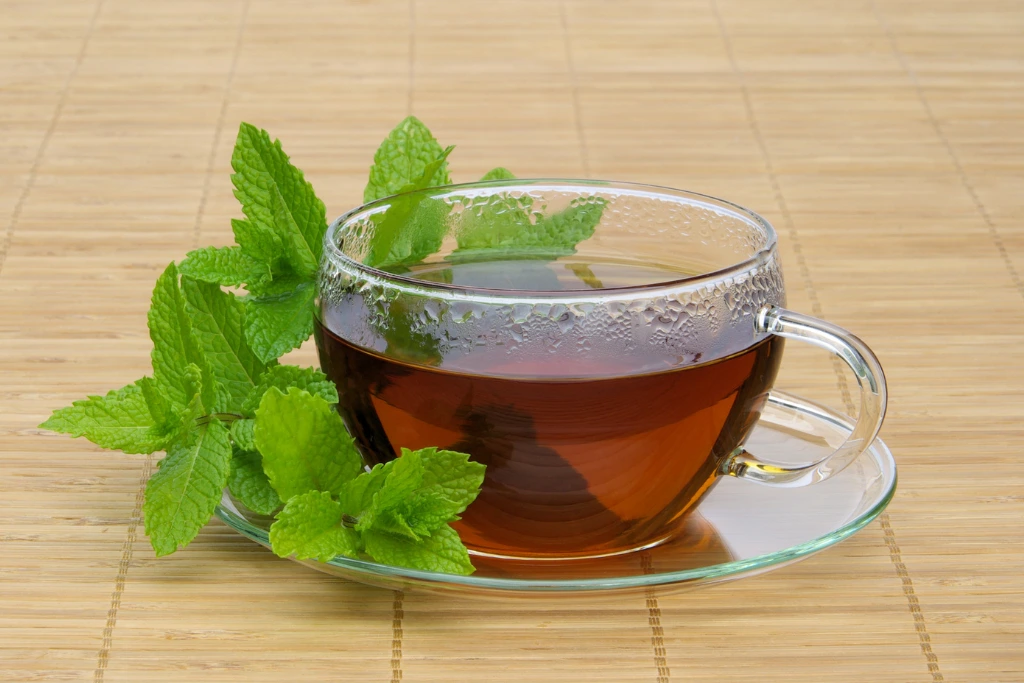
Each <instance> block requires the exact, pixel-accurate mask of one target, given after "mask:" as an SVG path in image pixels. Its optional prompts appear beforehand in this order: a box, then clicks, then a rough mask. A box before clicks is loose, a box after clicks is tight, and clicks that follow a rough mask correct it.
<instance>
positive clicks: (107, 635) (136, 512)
mask: <svg viewBox="0 0 1024 683" xmlns="http://www.w3.org/2000/svg"><path fill="white" fill-rule="evenodd" d="M152 471H153V456H152V455H147V456H146V461H145V463H144V464H143V465H142V476H140V477H139V488H138V490H137V491H136V492H135V506H134V507H133V508H132V516H131V518H130V519H129V520H128V532H127V533H126V534H125V536H124V545H123V546H121V561H120V562H118V564H117V578H115V579H114V592H113V594H112V595H111V598H110V609H108V610H107V623H106V625H105V626H104V627H103V641H102V644H101V645H100V651H99V655H97V658H96V670H95V671H94V672H93V682H94V683H103V676H104V672H105V671H106V670H107V663H108V661H109V659H110V647H111V645H112V644H113V642H114V627H115V626H117V612H118V610H119V609H120V608H121V596H122V595H123V594H124V584H125V581H126V580H127V578H128V568H129V567H130V566H131V563H132V553H133V549H134V547H135V537H136V536H137V535H138V532H139V522H141V521H142V504H143V502H144V501H145V498H146V495H145V494H146V481H147V480H148V479H149V475H150V473H151V472H152Z"/></svg>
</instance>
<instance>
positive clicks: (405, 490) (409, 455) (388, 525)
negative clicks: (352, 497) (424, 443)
mask: <svg viewBox="0 0 1024 683" xmlns="http://www.w3.org/2000/svg"><path fill="white" fill-rule="evenodd" d="M389 464H390V465H391V466H390V468H389V471H388V472H387V476H386V477H385V478H384V481H383V483H382V485H381V486H380V487H379V489H378V490H377V492H376V493H375V494H374V495H373V500H372V502H371V504H370V506H369V507H368V508H367V509H365V510H363V512H362V515H361V516H360V519H359V524H358V525H357V527H356V528H357V529H359V530H360V531H366V530H368V529H373V528H377V529H379V530H385V531H389V532H392V533H398V534H402V535H405V536H408V537H410V538H412V539H414V540H415V539H417V538H419V534H418V533H417V532H416V531H415V530H414V529H412V527H410V526H409V524H408V523H407V522H406V520H405V519H404V518H403V517H402V515H401V511H400V510H399V509H398V508H399V507H400V506H402V505H403V504H404V503H406V502H407V500H408V498H409V497H410V496H412V494H413V492H414V491H416V490H417V489H418V488H419V487H420V484H421V483H422V482H423V461H422V459H421V457H420V454H419V453H418V452H407V451H404V450H403V451H402V457H400V458H398V459H397V460H394V461H392V463H389ZM445 521H447V520H445Z"/></svg>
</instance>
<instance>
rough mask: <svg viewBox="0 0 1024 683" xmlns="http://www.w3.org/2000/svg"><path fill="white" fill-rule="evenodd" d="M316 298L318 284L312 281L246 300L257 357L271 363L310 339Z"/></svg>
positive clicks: (251, 341)
mask: <svg viewBox="0 0 1024 683" xmlns="http://www.w3.org/2000/svg"><path fill="white" fill-rule="evenodd" d="M315 298H316V284H315V283H314V282H312V281H309V282H302V283H300V284H297V285H294V286H293V287H292V288H291V289H288V290H285V291H283V292H282V293H279V294H278V293H274V294H268V295H266V296H259V297H249V298H247V299H246V300H245V314H246V319H245V336H246V339H248V341H249V346H250V348H251V349H252V350H253V353H255V354H256V357H257V358H259V359H260V360H261V361H263V362H264V363H270V362H271V361H273V360H275V359H277V358H280V357H281V356H282V355H284V354H285V353H287V352H288V351H291V350H292V349H295V348H298V347H299V346H301V345H302V343H303V342H304V341H306V340H307V339H309V335H311V334H313V301H314V299H315Z"/></svg>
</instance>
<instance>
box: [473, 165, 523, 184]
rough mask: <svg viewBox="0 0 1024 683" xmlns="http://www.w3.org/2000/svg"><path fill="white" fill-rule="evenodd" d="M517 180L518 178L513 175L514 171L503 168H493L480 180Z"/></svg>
mask: <svg viewBox="0 0 1024 683" xmlns="http://www.w3.org/2000/svg"><path fill="white" fill-rule="evenodd" d="M515 178H516V177H515V176H514V175H512V171H510V170H508V169H507V168H504V167H502V166H498V167H497V168H492V169H491V170H490V171H488V172H487V173H485V174H484V177H483V178H481V179H480V180H481V181H484V180H515Z"/></svg>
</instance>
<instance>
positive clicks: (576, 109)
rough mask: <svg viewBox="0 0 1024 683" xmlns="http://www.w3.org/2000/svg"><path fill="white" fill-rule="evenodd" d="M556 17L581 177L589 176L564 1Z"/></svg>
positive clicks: (585, 141)
mask: <svg viewBox="0 0 1024 683" xmlns="http://www.w3.org/2000/svg"><path fill="white" fill-rule="evenodd" d="M558 17H559V19H560V20H561V22H562V37H563V42H564V43H565V62H566V66H567V67H568V69H569V90H570V92H571V93H572V110H573V118H574V119H575V123H576V139H577V141H578V142H579V147H580V165H581V166H582V167H583V177H584V178H589V177H590V152H589V149H588V148H587V136H586V133H585V132H584V131H583V107H581V106H580V88H579V79H578V78H577V76H576V62H575V61H574V60H573V58H572V43H571V42H570V41H569V20H568V18H567V17H566V15H565V2H559V3H558Z"/></svg>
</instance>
